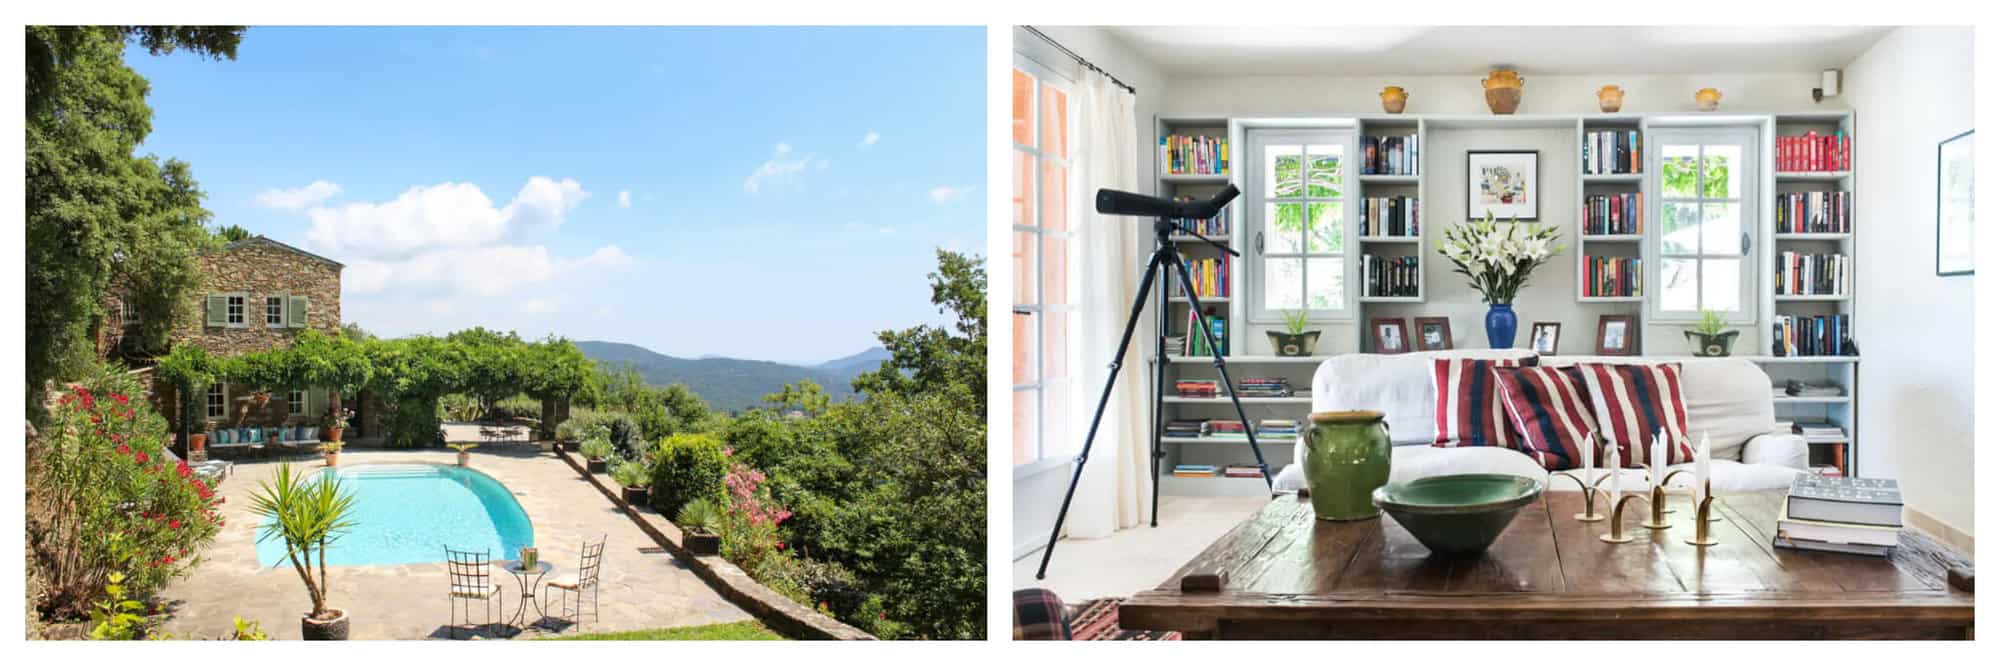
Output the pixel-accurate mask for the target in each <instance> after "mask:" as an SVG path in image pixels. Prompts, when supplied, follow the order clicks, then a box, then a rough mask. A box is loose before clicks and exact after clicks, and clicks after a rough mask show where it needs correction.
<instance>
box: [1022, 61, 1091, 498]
mask: <svg viewBox="0 0 2000 666" xmlns="http://www.w3.org/2000/svg"><path fill="white" fill-rule="evenodd" d="M1013 83H1014V100H1013V101H1014V105H1013V138H1014V141H1013V146H1014V149H1013V151H1012V153H1013V170H1014V173H1013V175H1014V219H1013V232H1012V238H1013V243H1012V245H1013V272H1014V285H1015V286H1014V303H1013V327H1014V359H1013V363H1014V379H1013V383H1014V464H1015V465H1025V464H1030V463H1036V462H1040V461H1044V460H1052V459H1056V458H1059V457H1065V456H1068V455H1070V454H1071V453H1072V452H1073V451H1074V449H1075V448H1076V442H1075V441H1074V440H1075V439H1076V438H1073V437H1071V436H1070V432H1069V401H1070V396H1071V395H1072V393H1073V391H1072V388H1073V387H1074V385H1075V377H1073V376H1072V374H1071V373H1070V368H1069V348H1068V343H1069V341H1070V340H1071V339H1073V338H1074V336H1072V335H1070V327H1071V325H1072V324H1073V323H1074V322H1076V321H1077V306H1076V304H1075V303H1076V301H1075V299H1074V298H1073V294H1072V293H1071V285H1070V282H1069V266H1070V258H1071V252H1072V245H1073V244H1074V241H1075V239H1076V236H1077V234H1076V232H1075V231H1074V230H1073V229H1072V228H1071V227H1070V224H1069V212H1070V188H1069V184H1070V173H1071V171H1072V169H1073V161H1072V156H1071V154H1070V150H1069V138H1070V129H1071V127H1072V125H1071V122H1072V119H1071V117H1070V113H1069V110H1070V107H1069V102H1070V94H1071V90H1072V87H1071V86H1072V85H1073V84H1072V83H1071V81H1070V80H1069V79H1068V78H1066V77H1063V76H1061V75H1059V74H1057V73H1055V72H1054V71H1053V70H1051V69H1049V68H1047V67H1044V66H1042V65H1041V64H1040V63H1037V62H1035V61H1033V60H1030V59H1028V58H1025V57H1020V56H1016V57H1015V60H1014V76H1013Z"/></svg>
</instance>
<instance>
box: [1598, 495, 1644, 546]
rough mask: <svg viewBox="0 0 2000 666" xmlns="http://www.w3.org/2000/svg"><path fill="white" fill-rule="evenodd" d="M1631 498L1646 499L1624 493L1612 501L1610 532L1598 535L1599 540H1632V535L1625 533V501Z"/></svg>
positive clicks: (1613, 541)
mask: <svg viewBox="0 0 2000 666" xmlns="http://www.w3.org/2000/svg"><path fill="white" fill-rule="evenodd" d="M1632 500H1639V501H1641V502H1645V501H1646V499H1645V498H1643V497H1640V496H1638V495H1626V496H1624V497H1620V498H1618V500H1617V501H1615V502H1613V503H1612V504H1611V533H1610V534H1601V535H1598V537H1597V538H1598V539H1599V540H1601V541H1603V542H1605V543H1629V542H1631V541H1632V535H1630V534H1626V533H1625V503H1627V502H1630V501H1632Z"/></svg>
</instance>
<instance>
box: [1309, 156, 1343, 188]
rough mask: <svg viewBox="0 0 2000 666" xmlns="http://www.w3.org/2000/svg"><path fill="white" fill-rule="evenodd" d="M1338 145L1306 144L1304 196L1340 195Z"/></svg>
mask: <svg viewBox="0 0 2000 666" xmlns="http://www.w3.org/2000/svg"><path fill="white" fill-rule="evenodd" d="M1342 154H1343V151H1342V150H1341V149H1340V146H1307V147H1306V161H1307V166H1308V167H1309V168H1308V170H1307V172H1306V196H1309V197H1337V196H1340V184H1341V183H1340V156H1341V155H1342Z"/></svg>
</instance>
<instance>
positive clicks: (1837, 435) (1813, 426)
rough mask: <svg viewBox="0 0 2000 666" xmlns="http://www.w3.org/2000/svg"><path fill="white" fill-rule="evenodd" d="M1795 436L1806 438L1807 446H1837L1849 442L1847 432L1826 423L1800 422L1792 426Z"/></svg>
mask: <svg viewBox="0 0 2000 666" xmlns="http://www.w3.org/2000/svg"><path fill="white" fill-rule="evenodd" d="M1791 431H1792V433H1793V434H1796V435H1799V436H1801V437H1804V438H1806V443H1807V444H1835V443H1840V442H1845V441H1847V430H1846V429H1845V428H1842V427H1840V426H1838V425H1834V424H1832V423H1829V422H1826V421H1800V422H1796V423H1793V424H1792V427H1791Z"/></svg>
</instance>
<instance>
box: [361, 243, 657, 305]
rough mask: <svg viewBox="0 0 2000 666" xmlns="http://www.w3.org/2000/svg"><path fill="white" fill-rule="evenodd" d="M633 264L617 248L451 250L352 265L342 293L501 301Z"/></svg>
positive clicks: (531, 246)
mask: <svg viewBox="0 0 2000 666" xmlns="http://www.w3.org/2000/svg"><path fill="white" fill-rule="evenodd" d="M632 263H633V260H632V257H631V255H628V254H626V253H625V251H624V250H622V249H619V248H618V247H617V246H615V245H607V246H604V247H600V248H598V249H597V250H596V251H595V252H592V253H590V254H588V255H585V256H583V257H581V258H576V259H563V258H559V257H555V256H553V255H552V254H551V253H550V252H549V249H548V248H547V247H544V246H541V245H491V246H485V247H446V248H436V249H431V250H425V251H422V252H419V253H417V254H414V255H410V256H408V257H403V258H397V259H387V260H383V259H359V260H354V261H351V262H349V263H348V266H347V270H346V271H343V273H342V278H343V280H342V285H341V288H342V291H343V292H344V293H346V294H352V295H357V296H370V295H376V294H391V295H395V296H399V297H404V296H440V297H444V298H465V297H476V298H495V297H502V296H507V295H509V294H512V293H514V292H516V291H517V290H520V289H522V288H525V287H529V286H533V285H538V284H542V283H545V282H549V281H551V280H555V279H557V278H562V277H568V276H571V275H575V274H579V273H588V272H591V271H593V270H596V269H605V268H618V267H623V266H629V265H631V264H632Z"/></svg>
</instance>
